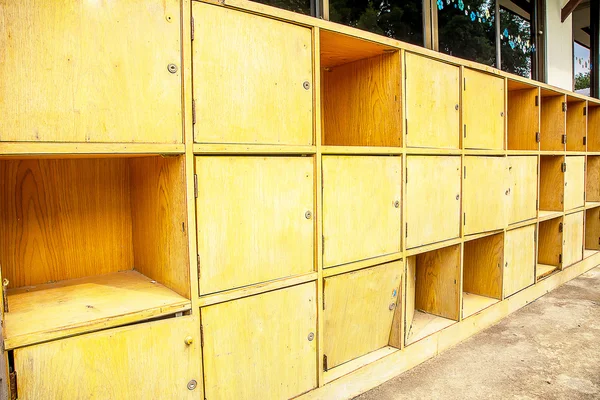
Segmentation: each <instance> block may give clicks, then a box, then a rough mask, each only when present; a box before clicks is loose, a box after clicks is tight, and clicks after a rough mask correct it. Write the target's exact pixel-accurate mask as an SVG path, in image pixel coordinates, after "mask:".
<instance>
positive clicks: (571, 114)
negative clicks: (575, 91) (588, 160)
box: [567, 97, 587, 151]
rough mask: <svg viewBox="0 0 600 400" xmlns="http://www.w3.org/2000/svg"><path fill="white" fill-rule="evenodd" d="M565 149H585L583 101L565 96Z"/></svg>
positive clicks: (585, 118)
mask: <svg viewBox="0 0 600 400" xmlns="http://www.w3.org/2000/svg"><path fill="white" fill-rule="evenodd" d="M567 99H568V100H567V151H585V148H586V145H585V143H584V142H583V141H584V138H585V137H586V124H587V116H586V115H585V114H584V112H585V107H586V103H585V101H580V100H573V99H574V98H572V97H567Z"/></svg>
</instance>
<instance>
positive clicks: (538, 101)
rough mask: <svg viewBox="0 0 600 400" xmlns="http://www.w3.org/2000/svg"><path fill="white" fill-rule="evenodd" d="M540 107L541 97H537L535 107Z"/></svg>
mask: <svg viewBox="0 0 600 400" xmlns="http://www.w3.org/2000/svg"><path fill="white" fill-rule="evenodd" d="M539 105H540V97H539V96H535V106H536V107H539Z"/></svg>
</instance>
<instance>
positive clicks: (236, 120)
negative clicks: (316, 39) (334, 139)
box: [192, 1, 313, 145]
mask: <svg viewBox="0 0 600 400" xmlns="http://www.w3.org/2000/svg"><path fill="white" fill-rule="evenodd" d="M192 14H193V16H194V26H195V28H194V30H195V33H194V35H195V37H196V38H197V39H196V40H194V42H193V63H194V99H195V104H196V125H195V126H194V129H195V141H196V142H200V143H262V144H287V145H309V144H312V143H313V129H312V127H313V79H312V75H313V73H312V38H311V31H310V29H308V28H305V27H300V26H297V25H292V24H288V23H284V22H281V21H277V20H273V19H268V18H264V17H260V16H257V15H254V14H249V13H243V12H240V11H236V10H234V9H230V8H224V7H217V6H214V5H210V4H206V3H201V2H196V1H195V2H192ZM305 82H306V85H307V88H305V87H304V85H305Z"/></svg>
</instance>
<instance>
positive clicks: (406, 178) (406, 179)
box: [404, 167, 408, 183]
mask: <svg viewBox="0 0 600 400" xmlns="http://www.w3.org/2000/svg"><path fill="white" fill-rule="evenodd" d="M404 180H405V181H406V183H408V167H406V175H405V176H404Z"/></svg>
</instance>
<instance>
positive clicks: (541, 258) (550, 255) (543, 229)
mask: <svg viewBox="0 0 600 400" xmlns="http://www.w3.org/2000/svg"><path fill="white" fill-rule="evenodd" d="M562 222H563V218H562V217H559V218H554V219H550V220H548V221H542V222H540V224H539V234H538V257H537V262H538V264H546V265H553V266H555V267H561V263H560V262H559V256H560V255H561V254H562V252H563V250H562V246H563V233H562V232H559V225H560V224H561V223H562ZM536 275H537V276H538V278H539V277H540V274H539V272H537V273H536Z"/></svg>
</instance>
